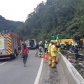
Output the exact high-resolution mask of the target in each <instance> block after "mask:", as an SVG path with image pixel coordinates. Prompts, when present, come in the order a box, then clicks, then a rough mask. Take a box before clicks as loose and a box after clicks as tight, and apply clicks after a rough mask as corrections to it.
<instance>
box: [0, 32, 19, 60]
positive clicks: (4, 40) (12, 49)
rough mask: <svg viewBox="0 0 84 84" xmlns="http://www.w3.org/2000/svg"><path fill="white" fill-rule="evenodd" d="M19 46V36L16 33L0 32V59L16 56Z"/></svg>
mask: <svg viewBox="0 0 84 84" xmlns="http://www.w3.org/2000/svg"><path fill="white" fill-rule="evenodd" d="M18 47H20V37H19V36H18V35H17V34H13V33H8V34H0V59H5V58H11V59H13V58H16V57H17V55H18Z"/></svg>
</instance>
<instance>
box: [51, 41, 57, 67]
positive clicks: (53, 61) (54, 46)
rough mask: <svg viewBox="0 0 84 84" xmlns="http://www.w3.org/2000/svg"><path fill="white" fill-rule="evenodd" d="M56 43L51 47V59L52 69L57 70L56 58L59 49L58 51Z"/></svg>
mask: <svg viewBox="0 0 84 84" xmlns="http://www.w3.org/2000/svg"><path fill="white" fill-rule="evenodd" d="M56 44H57V42H56V41H53V42H52V46H51V58H52V64H51V67H52V68H55V67H56V66H55V63H56V56H57V49H56Z"/></svg>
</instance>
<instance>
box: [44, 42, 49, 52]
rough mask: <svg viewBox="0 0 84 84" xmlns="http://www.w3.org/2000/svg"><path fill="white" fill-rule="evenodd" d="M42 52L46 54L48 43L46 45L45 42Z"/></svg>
mask: <svg viewBox="0 0 84 84" xmlns="http://www.w3.org/2000/svg"><path fill="white" fill-rule="evenodd" d="M44 52H45V53H47V52H48V43H47V41H45V44H44Z"/></svg>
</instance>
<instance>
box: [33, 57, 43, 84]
mask: <svg viewBox="0 0 84 84" xmlns="http://www.w3.org/2000/svg"><path fill="white" fill-rule="evenodd" d="M42 67H43V58H42V60H41V64H40V67H39V71H38V73H37V76H36V79H35V82H34V84H38V83H39V79H40V75H41V71H42Z"/></svg>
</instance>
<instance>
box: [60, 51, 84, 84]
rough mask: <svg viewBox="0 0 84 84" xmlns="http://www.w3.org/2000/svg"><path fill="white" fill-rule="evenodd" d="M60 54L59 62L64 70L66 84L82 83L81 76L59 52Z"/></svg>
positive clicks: (83, 83) (83, 82)
mask: <svg viewBox="0 0 84 84" xmlns="http://www.w3.org/2000/svg"><path fill="white" fill-rule="evenodd" d="M59 54H60V55H61V59H60V63H61V65H62V68H63V70H64V75H65V76H66V78H67V82H68V84H84V79H83V77H82V76H81V75H80V74H79V72H78V71H77V70H76V69H75V67H74V66H73V65H72V64H71V63H70V62H69V61H68V60H67V59H66V58H65V57H64V56H63V55H62V54H61V53H60V52H59Z"/></svg>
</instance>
